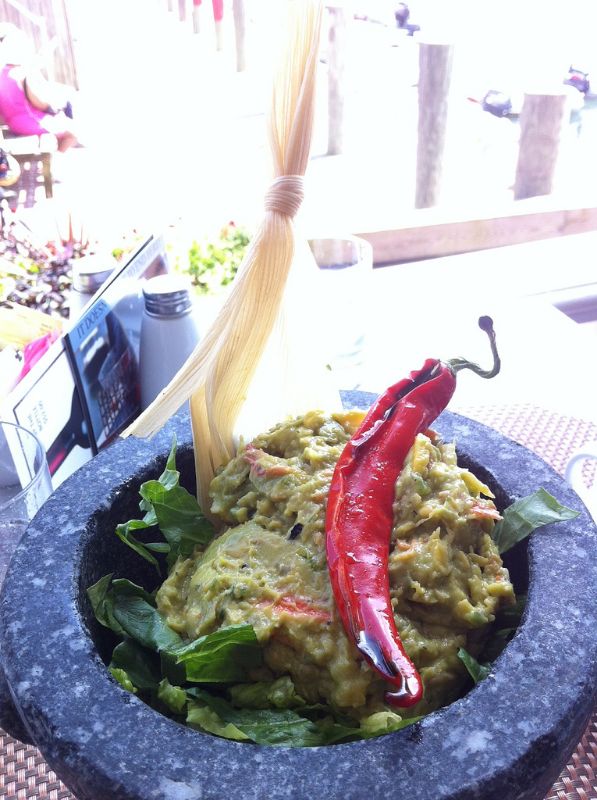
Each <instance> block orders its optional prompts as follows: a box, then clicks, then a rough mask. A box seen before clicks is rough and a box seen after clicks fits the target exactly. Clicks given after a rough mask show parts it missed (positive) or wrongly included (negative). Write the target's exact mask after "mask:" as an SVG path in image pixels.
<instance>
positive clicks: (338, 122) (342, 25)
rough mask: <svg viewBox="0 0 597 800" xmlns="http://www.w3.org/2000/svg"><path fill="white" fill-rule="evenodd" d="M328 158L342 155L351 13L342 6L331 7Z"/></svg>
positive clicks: (329, 8) (329, 7)
mask: <svg viewBox="0 0 597 800" xmlns="http://www.w3.org/2000/svg"><path fill="white" fill-rule="evenodd" d="M328 10H329V15H330V24H329V31H328V155H330V156H335V155H338V154H339V153H341V152H342V148H343V144H344V97H345V93H346V89H345V85H344V83H345V81H344V72H345V65H346V45H347V38H348V37H347V31H348V13H347V11H346V9H345V8H344V7H343V6H340V5H330V6H328Z"/></svg>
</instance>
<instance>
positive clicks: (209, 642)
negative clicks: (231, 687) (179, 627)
mask: <svg viewBox="0 0 597 800" xmlns="http://www.w3.org/2000/svg"><path fill="white" fill-rule="evenodd" d="M172 654H173V655H174V656H175V657H176V663H177V664H184V668H185V672H186V678H187V681H190V682H192V683H233V682H234V681H242V680H246V678H247V673H248V672H249V670H251V669H254V668H255V667H259V666H261V663H262V651H261V647H260V646H259V642H258V641H257V636H256V635H255V631H254V630H253V626H252V625H231V626H230V627H228V628H220V629H219V630H217V631H214V633H210V634H207V635H206V636H201V637H200V638H199V639H195V640H194V641H192V642H191V643H190V644H187V645H184V646H182V647H179V648H176V649H175V650H174V651H173V653H172Z"/></svg>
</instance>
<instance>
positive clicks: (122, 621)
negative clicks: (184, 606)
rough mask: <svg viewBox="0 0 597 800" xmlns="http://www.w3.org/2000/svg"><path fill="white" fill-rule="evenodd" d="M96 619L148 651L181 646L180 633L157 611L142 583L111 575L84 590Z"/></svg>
mask: <svg viewBox="0 0 597 800" xmlns="http://www.w3.org/2000/svg"><path fill="white" fill-rule="evenodd" d="M87 594H88V596H89V599H90V600H91V605H92V606H93V610H94V612H95V616H96V618H97V620H98V622H101V624H102V625H105V627H106V628H110V629H111V630H113V631H114V633H116V634H118V635H119V636H127V637H129V638H131V639H134V640H135V641H136V642H138V643H139V644H140V645H142V646H143V647H147V648H148V649H149V650H154V651H156V652H158V653H159V652H160V651H161V650H174V649H176V648H177V647H180V646H181V645H182V639H181V638H180V636H179V635H178V634H177V633H176V632H175V631H173V630H172V628H171V627H170V626H169V625H168V623H167V622H166V620H165V619H164V618H163V617H162V616H161V614H159V613H158V610H157V609H156V607H155V600H154V599H153V596H152V595H150V594H149V593H148V592H146V591H145V589H143V588H142V587H141V586H137V585H136V584H135V583H131V581H128V580H125V579H124V578H117V579H115V580H112V576H111V575H104V577H103V578H100V580H99V581H98V582H97V583H96V584H94V585H93V586H90V587H89V589H88V590H87Z"/></svg>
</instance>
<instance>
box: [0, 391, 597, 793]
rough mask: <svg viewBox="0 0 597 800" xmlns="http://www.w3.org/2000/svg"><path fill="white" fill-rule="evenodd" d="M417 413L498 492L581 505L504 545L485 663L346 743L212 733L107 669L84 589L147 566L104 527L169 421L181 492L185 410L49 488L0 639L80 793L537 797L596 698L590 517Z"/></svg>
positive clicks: (39, 731)
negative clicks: (503, 593) (407, 721)
mask: <svg viewBox="0 0 597 800" xmlns="http://www.w3.org/2000/svg"><path fill="white" fill-rule="evenodd" d="M352 399H353V400H354V399H355V398H352ZM356 400H358V402H360V403H361V404H362V403H366V402H367V401H370V396H363V395H361V396H358V397H357V398H356ZM434 427H436V428H437V429H438V430H439V431H440V432H441V433H442V434H443V436H444V438H446V439H454V440H455V441H456V443H457V449H458V452H459V458H460V460H461V463H463V464H464V465H466V466H469V467H470V468H472V469H473V470H474V471H475V472H476V473H477V474H478V475H479V477H480V478H481V479H483V480H485V481H486V482H487V483H488V484H489V485H490V487H491V488H492V489H493V491H494V492H495V493H496V496H497V504H498V507H501V508H503V507H504V506H505V505H509V504H510V503H511V502H513V501H514V500H516V499H517V498H519V497H522V496H524V495H527V494H530V493H532V492H533V491H535V490H536V489H537V488H539V487H540V486H542V487H544V488H545V489H546V490H547V491H549V492H551V493H552V494H553V495H555V496H556V497H557V498H558V499H559V500H560V502H562V503H564V504H565V505H567V506H569V507H572V508H576V509H578V510H580V511H581V512H582V513H581V515H580V516H579V517H577V518H576V519H574V520H571V521H568V522H564V523H558V524H557V525H552V526H546V527H544V528H541V529H540V530H539V531H538V532H536V533H535V534H533V535H532V536H531V538H530V540H529V541H528V546H527V545H526V544H521V545H518V546H517V547H516V548H515V549H513V550H512V551H511V552H510V553H509V554H508V556H509V558H508V559H507V565H508V567H509V568H510V570H511V574H512V575H513V578H514V580H515V582H516V583H517V584H518V588H519V589H520V588H521V587H522V588H524V586H525V584H526V582H527V580H528V593H529V599H528V604H527V609H526V612H525V616H524V618H523V622H522V625H521V627H520V629H519V631H518V633H517V634H516V636H515V638H514V639H513V640H512V642H511V643H510V644H509V645H508V647H507V648H506V650H505V651H504V652H503V654H502V655H501V656H500V657H499V659H498V660H497V661H496V662H495V665H494V668H493V670H492V672H491V675H490V676H489V678H487V679H486V680H484V681H483V682H482V683H480V684H479V685H478V686H477V687H476V688H475V689H474V690H472V691H471V692H469V694H467V695H466V696H465V697H463V698H462V699H460V700H458V701H456V702H455V703H452V704H451V705H450V706H448V707H446V708H444V709H442V710H441V711H438V712H436V713H434V714H432V715H430V716H429V717H427V718H425V719H424V720H422V721H421V722H419V723H416V724H415V725H413V726H410V727H408V728H406V729H404V730H401V731H398V732H396V733H394V734H389V735H387V736H383V737H381V738H378V739H373V740H369V741H361V742H355V743H352V744H344V745H334V746H331V747H320V748H304V749H283V748H272V747H262V746H258V745H250V744H239V743H235V742H231V741H226V740H223V739H217V738H215V737H212V736H209V735H206V734H202V733H199V732H196V731H193V730H191V729H188V728H185V727H183V726H181V725H179V724H178V723H176V722H173V721H172V720H170V719H167V718H165V717H163V716H161V715H160V714H158V713H157V712H155V711H153V710H152V709H151V708H149V707H148V706H146V705H145V704H144V703H142V702H141V701H140V700H138V699H137V698H136V697H135V696H133V695H132V694H130V693H128V692H126V691H125V690H124V689H122V688H121V687H120V686H119V684H118V683H117V682H116V681H115V680H114V679H113V678H112V677H111V676H110V674H109V673H108V671H107V669H106V667H105V664H104V660H105V659H107V658H108V657H109V651H110V639H109V634H107V633H106V632H105V631H104V629H101V628H100V627H99V625H98V624H97V623H96V621H95V619H94V618H93V615H92V612H91V609H90V606H89V603H88V601H87V597H86V592H85V590H86V588H87V587H88V586H89V585H91V584H92V583H94V582H95V581H96V580H97V579H98V578H99V577H101V576H102V575H104V574H106V573H107V572H114V573H116V574H117V575H122V576H127V577H130V578H131V579H132V580H134V581H136V582H138V583H142V584H143V585H144V586H146V588H149V589H152V588H153V587H154V586H155V582H156V576H155V573H154V572H153V571H152V569H151V567H150V566H149V565H147V564H145V563H144V562H143V561H141V560H140V559H138V558H136V557H135V556H134V554H132V552H131V551H130V550H129V549H128V548H127V547H126V546H125V545H123V544H122V543H121V542H120V541H119V540H118V539H117V537H116V536H115V535H114V528H115V526H116V524H117V523H119V522H122V521H124V520H126V519H129V518H131V517H134V516H136V514H137V511H138V506H137V503H138V495H137V489H138V487H139V485H140V484H141V483H142V482H143V481H145V480H147V479H149V478H151V477H155V476H157V475H158V474H159V473H160V472H161V470H162V469H163V466H164V463H165V460H166V456H167V453H168V450H169V447H170V444H171V438H172V433H173V431H176V433H177V436H178V440H179V455H178V465H179V468H180V470H181V475H182V482H183V484H184V485H185V486H186V488H188V489H193V487H194V470H193V456H192V447H191V441H190V427H189V421H188V417H187V416H185V415H180V416H178V417H177V418H175V419H174V420H173V421H172V422H171V423H170V424H169V425H168V426H166V428H165V429H164V430H163V431H162V432H161V433H160V434H159V435H158V436H157V437H155V438H154V439H153V440H151V441H140V440H135V439H128V440H125V441H121V442H118V443H117V444H115V445H113V446H112V447H110V448H109V449H108V450H106V451H104V452H102V453H101V454H100V455H99V456H98V457H97V458H95V459H94V460H93V461H92V462H90V463H89V464H88V465H86V466H85V467H83V468H82V469H81V470H79V471H78V472H77V473H76V474H75V475H74V476H72V477H71V478H70V479H69V480H68V481H66V483H65V484H63V485H62V486H61V487H60V488H59V489H58V491H57V492H56V493H55V494H54V495H53V496H52V497H51V498H50V500H49V501H48V502H47V503H46V505H45V506H44V507H43V508H42V510H41V511H40V513H39V514H38V515H37V517H36V518H35V520H34V521H33V523H32V524H31V525H30V527H29V529H28V531H27V533H26V534H25V536H24V538H23V540H22V542H21V544H20V545H19V547H18V549H17V552H16V553H15V556H14V559H13V561H12V564H11V568H10V572H9V575H8V577H7V579H6V582H5V585H4V588H3V593H2V599H1V604H0V615H1V617H0V623H1V630H0V647H1V652H2V665H3V669H4V672H5V675H6V678H7V682H8V685H9V686H10V692H11V696H12V699H13V701H14V704H15V705H16V707H17V710H18V712H19V714H20V716H21V718H22V719H23V722H24V724H25V727H26V729H27V731H28V733H29V735H30V737H31V739H32V740H33V741H34V742H35V743H36V744H37V745H38V746H39V748H40V749H41V750H42V752H43V754H44V756H45V757H46V759H47V761H48V763H49V764H50V766H51V767H52V768H53V769H54V770H55V771H56V772H57V774H58V775H59V776H60V777H61V778H62V780H63V781H64V782H65V783H66V784H67V785H68V786H69V787H70V788H71V789H72V791H73V792H74V793H75V794H76V795H77V797H78V798H79V800H92V798H93V799H94V800H99V798H108V797H109V798H112V799H113V800H125V798H126V800H178V798H180V799H181V800H183V799H184V800H199V799H200V798H206V799H207V798H214V800H215V798H223V797H230V796H234V797H237V798H283V797H284V798H286V797H292V798H311V797H317V796H322V797H326V798H329V799H330V800H340V799H342V800H361V799H362V798H364V797H369V798H371V800H374V799H375V798H379V799H380V800H381V799H382V798H383V799H384V800H385V798H387V797H388V796H393V795H394V794H395V793H396V792H397V791H399V792H400V794H401V795H404V796H407V797H409V798H410V800H429V798H434V800H456V799H457V798H458V800H472V798H480V799H483V800H493V799H494V798H495V800H498V798H499V800H514V799H515V798H516V799H517V800H531V799H532V800H542V799H543V798H544V796H545V794H546V793H547V791H548V790H549V788H550V786H551V785H552V783H553V781H554V780H555V779H556V777H557V775H558V773H559V771H560V769H561V767H562V766H563V765H564V764H565V763H566V760H567V759H568V757H569V755H570V753H571V751H572V749H573V748H574V746H575V744H576V742H577V741H578V740H579V738H580V736H581V735H582V732H583V730H584V727H585V725H586V723H587V721H588V719H589V716H590V714H591V711H592V709H593V706H594V703H595V698H596V678H597V640H596V639H595V636H594V630H595V627H596V623H597V618H596V617H597V612H596V609H595V603H594V599H593V594H594V587H595V586H596V585H597V528H596V527H595V525H594V523H593V521H592V519H591V518H590V516H589V515H588V513H587V512H586V510H585V509H584V507H583V506H582V504H581V502H580V500H579V498H578V497H577V496H576V495H575V494H574V493H573V492H572V490H570V489H569V488H568V487H567V485H566V484H565V482H564V481H563V479H562V478H561V477H560V476H559V475H558V474H557V473H556V472H554V471H553V470H552V469H551V468H550V467H549V466H548V465H546V464H545V463H544V462H543V461H541V460H540V459H539V458H538V457H536V456H535V455H533V454H532V453H531V452H529V451H528V450H526V449H525V448H523V447H521V446H520V445H517V444H515V443H514V442H512V441H510V440H508V439H506V438H504V437H503V436H501V435H500V434H498V433H496V432H495V431H492V430H490V429H489V428H486V427H485V426H483V425H480V424H478V423H475V422H472V421H471V420H468V419H466V418H464V417H460V416H458V415H454V414H451V413H448V412H446V413H444V414H443V415H442V416H441V417H440V418H439V420H438V422H437V424H436V425H435V426H434ZM592 590H593V591H592ZM102 659H104V660H102Z"/></svg>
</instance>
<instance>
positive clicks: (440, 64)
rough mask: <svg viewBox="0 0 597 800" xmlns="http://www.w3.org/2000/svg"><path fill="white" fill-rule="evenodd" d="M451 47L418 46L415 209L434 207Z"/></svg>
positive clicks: (439, 45) (435, 45)
mask: <svg viewBox="0 0 597 800" xmlns="http://www.w3.org/2000/svg"><path fill="white" fill-rule="evenodd" d="M452 55H453V46H452V45H451V44H445V43H441V44H440V43H436V42H425V41H420V42H419V125H418V140H417V186H416V192H415V207H416V208H428V207H429V206H433V205H435V204H436V203H437V200H438V197H439V191H440V181H441V172H442V160H443V155H444V143H445V139H446V121H447V119H448V93H449V91H450V79H451V77H452Z"/></svg>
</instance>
